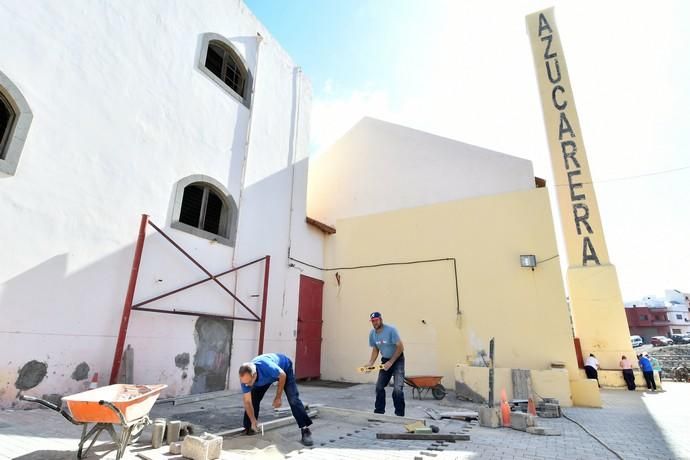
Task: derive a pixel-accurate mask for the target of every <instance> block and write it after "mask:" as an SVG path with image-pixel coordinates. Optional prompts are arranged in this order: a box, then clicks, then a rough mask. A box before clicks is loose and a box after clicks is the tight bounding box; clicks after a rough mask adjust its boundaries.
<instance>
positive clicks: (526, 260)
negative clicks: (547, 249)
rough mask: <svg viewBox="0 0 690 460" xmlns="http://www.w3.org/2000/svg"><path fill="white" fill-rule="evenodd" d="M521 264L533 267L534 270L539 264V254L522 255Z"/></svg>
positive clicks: (525, 266)
mask: <svg viewBox="0 0 690 460" xmlns="http://www.w3.org/2000/svg"><path fill="white" fill-rule="evenodd" d="M520 266H521V267H524V268H531V269H532V271H534V267H536V266H537V256H535V255H534V254H523V255H520Z"/></svg>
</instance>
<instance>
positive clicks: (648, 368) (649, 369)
mask: <svg viewBox="0 0 690 460" xmlns="http://www.w3.org/2000/svg"><path fill="white" fill-rule="evenodd" d="M640 369H642V375H644V380H645V382H647V389H648V390H652V391H656V382H654V367H653V366H652V362H651V361H650V360H649V358H647V357H646V356H644V355H640Z"/></svg>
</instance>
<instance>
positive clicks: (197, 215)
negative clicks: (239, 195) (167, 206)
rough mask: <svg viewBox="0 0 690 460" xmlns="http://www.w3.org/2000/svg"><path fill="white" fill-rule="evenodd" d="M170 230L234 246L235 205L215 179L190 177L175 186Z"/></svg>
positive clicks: (201, 176) (197, 176)
mask: <svg viewBox="0 0 690 460" xmlns="http://www.w3.org/2000/svg"><path fill="white" fill-rule="evenodd" d="M171 227H172V228H175V229H177V230H182V231H184V232H187V233H191V234H193V235H196V236H199V237H201V238H206V239H209V240H215V241H217V242H219V243H223V244H227V245H228V246H234V240H235V233H236V229H237V206H236V205H235V200H233V198H232V197H231V196H230V194H229V193H228V192H227V190H226V189H225V187H224V186H223V185H222V184H221V183H220V182H218V181H216V180H215V179H213V178H211V177H208V176H203V175H199V174H197V175H193V176H189V177H186V178H184V179H182V180H181V181H179V182H178V183H177V186H176V188H175V202H174V206H173V217H172V222H171Z"/></svg>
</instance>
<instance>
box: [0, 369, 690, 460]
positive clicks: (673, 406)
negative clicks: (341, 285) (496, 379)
mask: <svg viewBox="0 0 690 460" xmlns="http://www.w3.org/2000/svg"><path fill="white" fill-rule="evenodd" d="M664 387H665V390H666V391H663V392H657V393H651V392H644V393H642V392H628V391H622V390H604V391H602V398H603V400H604V404H605V407H604V408H603V409H586V408H569V409H566V410H565V414H566V415H567V416H568V417H570V418H572V419H573V420H575V421H577V422H579V423H580V424H582V425H583V426H584V427H585V428H586V429H587V430H589V431H590V432H591V433H593V434H594V435H596V436H597V437H598V438H600V439H601V441H602V442H603V443H605V444H606V445H607V446H608V447H609V448H610V449H612V450H614V451H615V452H617V453H618V454H619V455H620V456H621V457H622V458H625V459H643V458H644V459H667V458H680V459H690V436H689V435H690V428H688V427H690V384H684V383H674V382H664ZM300 391H301V393H302V396H303V399H304V400H305V401H307V402H311V403H323V404H327V405H330V406H335V407H345V408H349V409H359V410H371V408H372V406H373V387H372V386H371V385H359V386H355V387H351V388H345V389H332V388H318V387H301V389H300ZM406 396H409V395H406ZM271 400H272V397H271V396H270V395H267V396H266V398H265V400H264V401H266V403H265V404H264V410H266V409H269V410H270V401H271ZM389 402H390V397H389ZM441 404H442V405H444V406H446V407H439V402H438V401H435V400H431V399H430V400H424V401H419V400H414V401H413V400H411V399H409V397H408V400H407V415H408V416H410V417H424V412H423V410H422V408H423V407H435V408H436V409H439V410H449V409H450V408H449V407H448V406H454V405H455V406H458V405H459V406H464V407H472V406H471V405H469V404H465V403H462V402H456V401H455V400H454V397H453V395H452V394H451V395H449V396H448V397H447V398H446V400H443V401H441ZM239 407H240V395H232V396H229V397H224V398H218V399H215V400H210V401H201V402H197V403H192V404H185V405H180V406H172V405H171V404H165V405H161V406H157V407H156V408H155V412H154V413H152V415H155V416H167V417H178V418H182V417H180V415H184V414H183V413H181V411H182V412H186V413H198V412H199V411H200V410H207V411H209V413H211V414H213V413H224V412H228V411H230V412H233V413H234V412H235V411H239V410H240V409H239ZM233 419H234V416H233ZM314 422H315V423H314V426H313V435H314V441H315V445H314V447H313V448H312V449H305V448H301V447H300V445H299V444H297V441H298V439H299V432H298V430H297V429H296V427H294V426H290V427H285V428H281V429H279V430H275V431H272V432H270V434H269V433H267V434H266V436H265V437H263V438H261V437H242V438H235V439H230V440H227V441H226V443H225V449H226V450H227V451H226V453H225V455H224V457H223V458H224V459H225V458H227V459H238V458H255V459H259V458H261V459H264V458H265V459H274V458H275V459H282V458H290V459H295V460H312V459H314V460H315V459H319V460H354V459H409V460H413V459H415V458H421V459H424V460H431V459H443V460H445V459H469V458H472V459H479V458H481V459H520V458H534V459H595V458H596V459H607V458H617V457H616V456H615V455H614V453H612V452H611V451H610V450H608V449H607V448H606V447H604V446H603V445H602V444H601V443H599V442H598V441H597V440H595V439H594V438H593V437H591V436H590V435H589V434H587V433H586V432H585V431H584V430H583V428H581V427H580V426H578V425H577V424H575V423H573V422H571V421H569V420H567V419H565V418H560V419H539V425H540V426H544V427H549V428H555V429H557V430H559V431H560V432H561V433H562V434H561V436H536V435H530V434H527V433H523V432H519V431H514V430H510V429H488V428H481V427H478V426H474V425H473V426H471V427H469V426H468V424H467V423H465V422H446V421H444V422H443V423H441V430H442V432H450V431H456V432H460V431H462V430H463V429H467V428H469V433H470V435H471V440H470V441H457V442H455V443H449V442H446V443H442V444H441V443H432V442H429V441H426V442H419V441H398V440H395V441H393V440H377V439H376V435H375V433H376V432H377V431H391V430H396V429H397V430H400V427H399V426H395V425H390V424H387V423H374V422H368V421H366V419H364V420H363V421H361V420H355V419H347V418H343V419H337V418H335V419H334V418H332V417H330V418H326V417H322V418H317V419H315V420H314ZM214 423H218V422H217V419H216V421H215V422H214ZM233 423H234V422H233ZM433 423H436V422H433ZM232 427H233V426H228V427H227V428H232ZM202 428H203V427H202ZM79 435H80V428H79V427H76V426H73V425H71V424H69V423H68V422H67V421H66V420H64V419H63V418H62V417H61V416H59V415H58V414H56V413H55V412H52V411H48V410H41V409H36V410H16V411H0V460H7V459H20V460H39V459H40V460H43V459H55V460H67V459H73V458H76V454H75V451H76V445H77V443H78V439H79ZM146 439H147V435H146V434H145V435H144V436H142V441H145V440H146ZM109 448H110V447H109V445H108V444H107V443H99V444H97V445H96V447H95V449H96V450H95V451H94V453H93V454H90V455H89V457H88V458H93V459H101V460H105V459H112V458H114V454H113V452H112V451H109ZM143 449H144V446H132V447H130V448H129V449H128V453H127V455H126V457H125V458H126V459H127V460H133V459H136V458H137V457H136V452H137V451H142V450H143ZM161 458H169V459H173V458H174V457H161Z"/></svg>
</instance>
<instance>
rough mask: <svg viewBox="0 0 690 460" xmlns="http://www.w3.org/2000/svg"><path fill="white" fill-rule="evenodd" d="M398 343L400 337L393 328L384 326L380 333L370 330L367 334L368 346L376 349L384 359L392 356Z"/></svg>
mask: <svg viewBox="0 0 690 460" xmlns="http://www.w3.org/2000/svg"><path fill="white" fill-rule="evenodd" d="M398 342H400V336H399V335H398V330H397V329H396V328H395V327H394V326H389V325H387V324H384V325H383V330H382V331H381V332H380V333H377V332H376V329H372V330H371V332H369V346H370V347H372V348H373V347H376V348H378V349H379V351H380V352H381V356H382V357H384V358H386V359H390V358H391V357H392V356H393V353H395V348H396V346H397V344H398Z"/></svg>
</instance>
